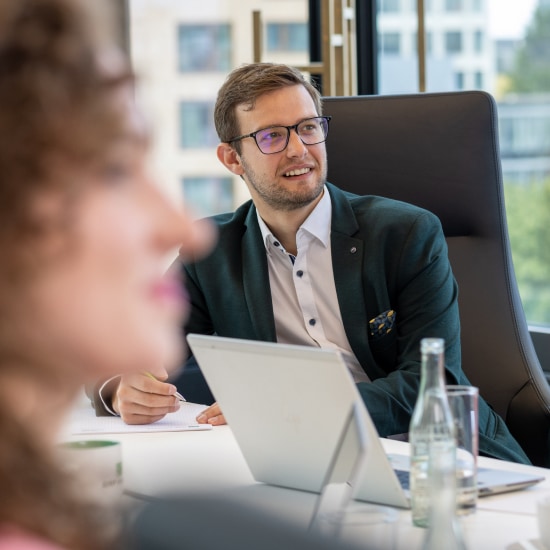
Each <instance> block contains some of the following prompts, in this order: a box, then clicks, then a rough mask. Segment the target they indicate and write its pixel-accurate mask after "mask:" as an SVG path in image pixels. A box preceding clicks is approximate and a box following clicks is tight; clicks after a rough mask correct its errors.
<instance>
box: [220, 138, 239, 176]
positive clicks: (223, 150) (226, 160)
mask: <svg viewBox="0 0 550 550" xmlns="http://www.w3.org/2000/svg"><path fill="white" fill-rule="evenodd" d="M216 153H217V155H218V159H219V161H220V162H221V163H222V164H223V165H224V166H225V167H226V168H227V169H228V170H229V171H230V172H232V173H233V174H235V175H236V176H242V175H243V174H244V169H243V165H242V164H241V157H240V156H239V154H238V153H237V151H235V149H234V148H233V147H231V145H229V143H220V144H219V145H218V148H217V150H216Z"/></svg>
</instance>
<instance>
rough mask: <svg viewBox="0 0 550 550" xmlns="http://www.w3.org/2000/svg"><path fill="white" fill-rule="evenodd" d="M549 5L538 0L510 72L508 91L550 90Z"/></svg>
mask: <svg viewBox="0 0 550 550" xmlns="http://www.w3.org/2000/svg"><path fill="white" fill-rule="evenodd" d="M549 60H550V6H548V5H547V4H546V3H545V4H542V3H539V6H538V7H537V9H536V11H535V13H534V15H533V20H532V21H531V24H530V25H529V28H528V29H527V33H526V35H525V40H524V43H523V45H522V47H521V48H520V49H519V51H518V53H517V55H516V59H515V63H514V68H513V70H512V72H511V74H510V75H509V77H510V81H509V86H510V88H509V91H511V92H516V93H527V92H548V91H550V64H549Z"/></svg>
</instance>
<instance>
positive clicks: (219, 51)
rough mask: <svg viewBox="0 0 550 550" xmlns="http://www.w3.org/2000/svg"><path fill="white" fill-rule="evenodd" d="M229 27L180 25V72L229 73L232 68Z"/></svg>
mask: <svg viewBox="0 0 550 550" xmlns="http://www.w3.org/2000/svg"><path fill="white" fill-rule="evenodd" d="M229 38H230V37H229V25H223V24H222V25H180V26H179V28H178V42H179V48H178V50H179V51H178V53H179V68H180V71H183V72H186V71H224V72H225V71H228V70H229V68H230V67H231V56H230V40H229Z"/></svg>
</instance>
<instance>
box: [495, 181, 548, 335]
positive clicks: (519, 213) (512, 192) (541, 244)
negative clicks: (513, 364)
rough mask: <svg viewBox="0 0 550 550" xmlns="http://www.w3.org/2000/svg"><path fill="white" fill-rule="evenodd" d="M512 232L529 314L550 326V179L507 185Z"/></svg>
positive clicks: (526, 311) (507, 202)
mask: <svg viewBox="0 0 550 550" xmlns="http://www.w3.org/2000/svg"><path fill="white" fill-rule="evenodd" d="M504 192H505V199H506V212H507V217H508V231H509V234H510V244H511V247H512V257H513V260H514V268H515V272H516V278H517V280H518V286H519V291H520V295H521V299H522V302H523V306H524V309H525V314H526V317H527V319H528V320H529V322H530V323H532V324H541V325H550V223H549V222H550V216H549V213H550V179H546V180H544V181H536V182H532V183H529V184H526V185H525V184H524V185H522V184H518V183H506V182H505V184H504Z"/></svg>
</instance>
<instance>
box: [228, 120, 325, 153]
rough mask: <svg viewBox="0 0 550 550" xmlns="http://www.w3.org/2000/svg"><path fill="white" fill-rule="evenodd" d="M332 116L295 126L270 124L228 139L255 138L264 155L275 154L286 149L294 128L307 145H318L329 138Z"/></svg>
mask: <svg viewBox="0 0 550 550" xmlns="http://www.w3.org/2000/svg"><path fill="white" fill-rule="evenodd" d="M331 118H332V117H330V116H315V117H312V118H306V119H304V120H301V121H300V122H298V123H297V124H294V125H293V126H269V127H268V128H262V129H261V130H256V131H255V132H252V133H251V134H246V135H244V136H237V137H234V138H233V139H229V140H227V142H228V143H232V142H234V141H239V140H241V139H245V138H249V137H251V138H254V141H255V142H256V145H257V146H258V149H259V150H260V151H261V152H262V153H263V154H264V155H273V154H275V153H280V152H281V151H284V150H285V149H286V147H287V145H288V141H289V139H290V130H294V131H295V132H296V134H298V137H299V138H300V139H301V140H302V143H303V144H305V145H316V144H317V143H322V142H323V141H325V140H326V139H327V135H328V123H329V121H330V119H331Z"/></svg>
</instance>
